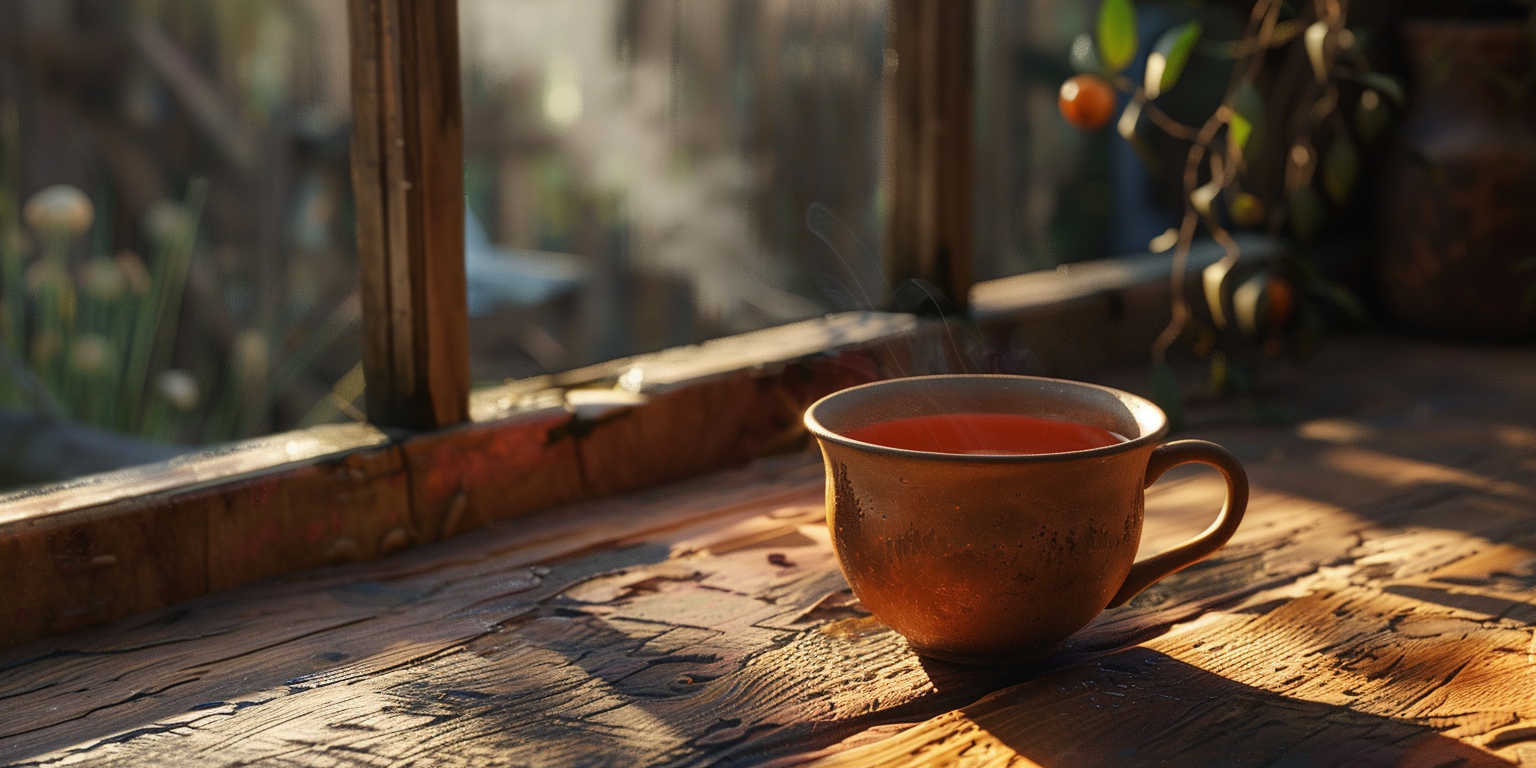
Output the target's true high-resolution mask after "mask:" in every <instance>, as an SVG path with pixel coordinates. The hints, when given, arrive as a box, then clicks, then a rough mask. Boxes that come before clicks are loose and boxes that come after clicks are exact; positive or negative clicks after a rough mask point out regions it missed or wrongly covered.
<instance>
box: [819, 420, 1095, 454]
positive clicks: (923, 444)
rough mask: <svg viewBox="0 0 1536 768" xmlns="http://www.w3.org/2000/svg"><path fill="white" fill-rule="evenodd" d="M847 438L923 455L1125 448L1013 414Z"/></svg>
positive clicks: (897, 423)
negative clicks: (920, 452)
mask: <svg viewBox="0 0 1536 768" xmlns="http://www.w3.org/2000/svg"><path fill="white" fill-rule="evenodd" d="M848 437H851V438H853V439H855V440H860V441H863V442H866V443H874V444H875V445H883V446H886V447H888V448H902V449H905V450H909V451H926V452H928V453H969V454H992V455H999V454H1004V455H1018V454H1036V453H1065V452H1067V451H1083V450H1087V449H1089V448H1102V447H1104V446H1106V445H1114V444H1115V443H1123V442H1125V437H1123V436H1121V435H1118V434H1116V433H1114V432H1111V431H1109V430H1107V429H1100V428H1098V427H1094V426H1089V425H1087V424H1079V423H1077V422H1075V421H1064V420H1062V419H1047V418H1042V417H1039V416H1024V415H1021V414H1012V413H946V414H939V415H934V416H913V417H911V418H906V419H896V420H893V421H882V422H880V423H878V424H871V425H869V426H867V427H862V428H860V429H855V430H852V431H850V432H848Z"/></svg>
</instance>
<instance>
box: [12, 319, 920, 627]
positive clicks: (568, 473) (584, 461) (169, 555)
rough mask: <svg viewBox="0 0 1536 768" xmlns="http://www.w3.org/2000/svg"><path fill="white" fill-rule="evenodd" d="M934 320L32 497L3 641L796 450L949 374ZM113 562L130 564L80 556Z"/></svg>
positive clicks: (229, 454) (739, 353)
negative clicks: (910, 378)
mask: <svg viewBox="0 0 1536 768" xmlns="http://www.w3.org/2000/svg"><path fill="white" fill-rule="evenodd" d="M934 333H935V331H934V330H933V327H932V326H929V325H923V324H920V323H918V322H917V321H916V320H915V319H914V318H912V317H910V316H906V315H880V314H872V313H852V314H849V315H842V316H833V317H828V318H824V319H821V320H814V321H808V322H806V323H800V324H796V325H795V326H789V327H785V328H778V329H770V330H769V331H763V332H759V333H756V334H748V335H746V336H744V337H741V338H739V339H731V340H718V341H715V342H710V343H707V344H704V345H702V346H698V347H692V348H683V349H677V350H668V351H666V352H663V353H658V354H655V355H646V356H640V357H636V358H631V359H629V360H626V361H623V365H622V366H620V367H617V368H609V369H605V370H607V371H608V372H609V373H610V374H611V375H610V376H609V378H608V379H607V380H606V381H604V380H601V379H599V380H598V381H588V380H582V381H583V382H584V383H586V384H587V385H588V386H586V387H583V388H580V389H575V390H572V389H567V388H565V387H555V388H553V389H551V388H548V385H549V384H551V383H552V382H550V381H543V382H538V383H537V384H541V385H544V386H542V387H541V386H534V387H529V386H527V385H523V386H522V387H521V388H519V387H518V386H508V387H503V388H500V389H498V390H493V391H492V392H490V393H488V395H486V396H483V397H481V398H480V399H479V405H478V406H477V409H476V416H477V422H476V423H473V424H469V425H462V426H459V427H455V428H448V429H442V430H436V431H433V432H428V433H419V434H413V435H408V436H405V437H404V438H403V439H400V440H398V441H397V442H394V443H391V441H390V439H389V438H388V437H387V436H386V435H385V434H384V433H382V432H380V431H379V430H377V429H375V428H372V427H366V426H361V425H353V426H341V427H317V428H314V429H309V430H302V431H298V432H292V433H287V434H281V435H273V436H270V437H266V438H261V439H258V440H252V441H247V442H244V443H239V444H236V445H233V446H228V447H224V448H218V449H214V450H211V451H207V452H204V453H200V454H193V455H189V456H184V457H180V458H177V459H175V460H172V461H170V462H166V463H163V464H160V465H151V466H148V467H138V468H134V469H132V470H126V471H124V472H119V473H114V474H111V475H103V476H96V477H88V478H81V479H79V480H76V481H72V482H71V483H68V484H65V485H64V486H59V487H54V488H46V489H38V490H34V491H28V492H23V493H18V494H13V495H12V496H10V497H9V501H8V503H6V504H5V505H3V506H0V548H3V549H4V551H5V552H6V553H7V556H6V557H5V558H3V559H0V569H3V570H0V576H3V578H4V581H5V583H6V584H7V587H8V589H7V591H6V592H5V594H4V595H0V617H7V621H6V622H0V646H3V645H9V644H14V643H20V642H23V641H26V640H31V639H34V638H38V637H43V636H46V635H49V634H56V633H58V632H62V631H66V630H69V629H74V628H77V627H81V626H86V625H89V624H95V623H100V622H103V621H108V620H112V619H116V618H119V617H122V616H125V615H129V614H132V613H136V612H142V611H148V610H153V609H155V608H159V607H162V606H165V605H168V604H170V603H172V602H175V601H177V600H182V599H186V598H189V597H193V596H196V595H200V594H203V593H205V592H207V591H209V590H217V589H225V588H229V587H233V586H236V585H239V584H244V583H247V582H250V581H253V580H256V579H260V578H265V577H269V576H275V575H279V574H283V573H290V572H292V571H295V570H301V569H306V568H315V567H321V566H324V565H328V564H331V563H335V562H345V561H349V560H371V559H373V558H375V557H378V556H381V555H384V554H388V553H391V552H394V551H396V550H399V549H401V548H404V547H407V546H412V545H416V544H423V543H427V542H431V541H436V540H438V539H441V538H445V537H447V536H451V535H455V534H460V533H464V532H467V531H470V530H474V529H476V528H480V527H483V526H485V525H487V524H489V523H492V522H495V521H500V520H508V519H512V518H515V517H519V516H522V515H525V514H528V513H530V512H535V511H538V510H542V509H547V508H550V507H553V506H557V505H560V504H569V503H573V502H576V501H581V500H583V499H591V498H597V497H601V496H603V495H607V494H610V493H615V492H618V491H621V490H622V491H627V490H635V489H640V488H645V487H650V486H654V485H657V484H660V483H663V482H669V481H674V480H678V479H682V478H686V477H691V476H694V475H697V474H701V473H704V472H709V471H714V470H718V469H721V468H724V467H728V466H733V465H736V464H740V463H743V462H745V461H748V460H750V459H752V458H755V457H757V456H761V455H766V454H770V453H777V452H784V451H792V450H796V449H798V448H800V447H803V446H804V444H805V433H804V430H803V429H802V427H801V424H800V420H799V412H800V410H801V409H803V407H804V406H805V405H806V404H808V403H810V402H811V401H812V400H814V399H816V398H817V397H820V396H821V395H823V394H826V393H828V392H831V391H833V390H835V389H837V388H841V387H844V386H849V385H851V384H857V383H863V382H865V381H870V380H873V379H875V378H882V377H888V376H894V375H904V374H907V373H914V372H936V371H942V370H946V368H945V366H946V365H948V360H949V359H950V358H949V357H947V356H946V351H945V350H946V349H947V347H946V346H945V345H944V344H943V343H942V342H943V340H942V339H940V338H937V337H936V336H934ZM633 370H641V371H643V372H645V373H646V374H647V375H646V376H645V377H644V378H642V380H641V382H640V384H639V385H638V386H637V387H636V389H637V390H638V392H628V391H626V390H623V389H622V388H615V387H614V385H615V384H616V383H617V379H618V378H619V377H620V376H622V375H623V373H626V372H629V371H633ZM604 384H606V385H607V386H606V387H605V386H603V385H604ZM615 398H616V399H615ZM605 399H608V400H613V401H614V403H616V405H612V404H610V405H604V404H603V401H604V400H605ZM636 457H643V458H642V459H637V458H636ZM60 542H64V543H60ZM68 542H85V543H83V544H78V545H75V544H68ZM167 542H174V543H175V545H174V546H172V545H171V544H168V543H167ZM60 547H64V549H60ZM69 547H74V549H69ZM77 550H78V551H77ZM71 552H73V553H74V554H70V553H71ZM97 557H100V558H102V561H101V562H102V563H105V562H107V561H110V562H111V567H107V566H105V565H101V564H100V563H98V564H97V565H96V566H93V567H92V568H91V569H87V570H85V571H82V570H81V569H80V568H81V566H80V563H81V562H86V561H88V560H89V559H90V558H97ZM81 558H85V559H86V560H81ZM61 569H62V570H61ZM66 571H67V573H66ZM82 573H89V574H92V575H91V576H90V577H89V578H87V577H85V576H81V575H79V574H82ZM124 574H135V576H134V578H122V577H123V575H124Z"/></svg>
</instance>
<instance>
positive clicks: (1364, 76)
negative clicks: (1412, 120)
mask: <svg viewBox="0 0 1536 768" xmlns="http://www.w3.org/2000/svg"><path fill="white" fill-rule="evenodd" d="M1359 80H1360V82H1362V83H1364V84H1365V85H1366V86H1367V87H1369V88H1373V89H1375V90H1377V91H1381V93H1382V95H1384V96H1386V97H1387V98H1389V99H1391V100H1392V103H1393V104H1396V105H1397V106H1399V107H1401V106H1403V104H1404V103H1405V102H1406V101H1407V100H1408V99H1407V95H1406V94H1405V92H1404V91H1403V84H1402V83H1400V82H1398V81H1397V78H1395V77H1392V76H1391V75H1383V74H1381V73H1380V72H1361V73H1360V76H1359Z"/></svg>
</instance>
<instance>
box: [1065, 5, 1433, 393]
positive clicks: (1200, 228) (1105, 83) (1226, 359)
mask: <svg viewBox="0 0 1536 768" xmlns="http://www.w3.org/2000/svg"><path fill="white" fill-rule="evenodd" d="M1164 10H1165V11H1167V13H1166V16H1167V17H1168V19H1169V21H1171V23H1167V24H1164V25H1162V26H1161V28H1158V29H1153V30H1150V31H1152V32H1155V34H1153V35H1150V36H1148V38H1149V39H1150V44H1149V45H1148V44H1146V42H1145V41H1144V40H1143V37H1144V35H1143V33H1144V32H1146V31H1148V30H1145V29H1143V26H1144V25H1143V24H1140V23H1139V21H1138V13H1137V9H1136V7H1135V5H1134V3H1133V0H1104V2H1103V3H1102V4H1101V5H1100V8H1099V13H1098V20H1097V27H1096V34H1095V35H1093V36H1084V37H1083V38H1080V39H1079V40H1078V41H1077V43H1076V44H1074V46H1073V54H1072V62H1073V65H1074V67H1075V68H1076V69H1077V70H1078V71H1079V74H1077V75H1076V76H1074V77H1072V78H1070V79H1068V80H1067V81H1066V82H1064V83H1063V84H1062V87H1061V91H1060V97H1059V107H1060V110H1061V114H1062V116H1063V118H1065V119H1066V120H1067V121H1069V122H1071V123H1072V124H1073V125H1076V126H1078V127H1079V128H1082V129H1084V130H1099V129H1102V128H1105V127H1107V126H1109V125H1110V124H1113V125H1114V130H1115V131H1116V132H1117V133H1118V134H1119V136H1120V137H1121V138H1123V139H1124V140H1125V141H1126V142H1128V143H1130V144H1131V146H1133V147H1134V148H1136V150H1137V153H1138V155H1140V156H1141V157H1142V158H1143V161H1144V162H1145V163H1146V164H1147V165H1148V167H1149V168H1150V169H1152V170H1153V172H1154V173H1157V174H1160V175H1162V176H1163V177H1164V178H1165V179H1168V180H1169V181H1170V183H1171V184H1173V185H1175V186H1176V189H1177V194H1178V197H1177V199H1178V200H1179V201H1180V203H1179V207H1180V208H1181V209H1182V217H1181V223H1180V226H1179V227H1177V228H1174V229H1169V230H1168V231H1167V232H1165V233H1164V234H1163V235H1161V236H1158V237H1157V238H1154V239H1153V241H1152V242H1151V243H1150V248H1151V250H1153V251H1154V252H1161V251H1167V250H1170V249H1172V250H1173V252H1174V272H1175V275H1174V279H1173V281H1172V288H1173V307H1172V310H1173V312H1172V322H1171V323H1170V324H1169V325H1168V327H1167V328H1166V329H1165V330H1164V332H1163V333H1162V335H1161V336H1160V337H1159V338H1158V340H1157V342H1156V343H1155V345H1154V348H1153V350H1152V353H1153V363H1154V365H1153V391H1154V395H1155V397H1156V398H1157V399H1158V400H1159V401H1160V404H1161V405H1163V406H1164V407H1165V408H1166V409H1167V410H1169V411H1170V413H1171V414H1172V415H1173V416H1174V417H1175V418H1177V415H1178V413H1179V411H1180V410H1181V400H1182V398H1181V396H1180V394H1179V388H1178V385H1177V381H1176V380H1175V378H1174V375H1173V373H1172V371H1171V369H1170V368H1169V366H1168V364H1167V356H1168V352H1169V349H1170V348H1171V347H1172V346H1173V344H1174V343H1175V341H1177V340H1178V339H1180V338H1181V337H1185V338H1188V339H1190V340H1191V341H1192V347H1193V349H1194V351H1195V353H1196V354H1197V355H1199V356H1201V357H1202V358H1204V359H1205V360H1206V361H1207V362H1208V365H1209V373H1210V380H1211V386H1212V388H1213V389H1214V390H1217V391H1220V392H1237V393H1247V392H1249V391H1251V389H1252V387H1253V379H1254V375H1255V373H1256V369H1257V365H1258V360H1259V359H1260V357H1262V356H1263V355H1265V354H1267V355H1272V356H1278V355H1281V354H1284V353H1286V352H1291V353H1293V354H1297V355H1300V356H1305V355H1307V354H1308V353H1309V352H1310V350H1311V348H1312V346H1313V345H1314V343H1315V341H1316V339H1317V337H1318V335H1319V333H1320V331H1321V327H1322V317H1323V315H1324V313H1325V312H1327V311H1334V312H1342V313H1344V314H1347V315H1349V316H1352V317H1355V318H1357V319H1361V320H1363V316H1364V315H1363V311H1362V310H1361V307H1360V303H1359V301H1358V300H1357V299H1356V298H1355V296H1354V295H1353V293H1351V292H1350V291H1349V290H1347V289H1346V288H1345V287H1343V286H1342V285H1340V284H1338V283H1336V282H1333V281H1331V280H1328V279H1325V278H1324V277H1323V276H1322V275H1321V273H1320V271H1319V270H1318V268H1317V265H1316V264H1315V261H1314V257H1313V249H1314V245H1315V242H1316V239H1317V236H1318V233H1319V231H1320V230H1321V229H1322V227H1323V225H1324V224H1325V223H1326V222H1327V220H1328V219H1329V217H1330V216H1333V217H1337V216H1338V214H1339V213H1340V212H1342V211H1344V210H1346V207H1347V206H1349V205H1350V204H1351V201H1352V198H1353V197H1354V195H1355V192H1356V186H1357V180H1358V178H1359V175H1360V167H1361V155H1362V147H1364V146H1366V145H1369V144H1371V143H1372V142H1374V141H1375V140H1376V139H1378V138H1379V137H1380V136H1381V135H1382V133H1383V131H1384V129H1385V128H1386V126H1387V124H1388V122H1389V119H1390V114H1391V110H1393V109H1394V108H1395V107H1396V106H1398V105H1401V104H1402V102H1403V89H1402V86H1401V85H1400V84H1399V83H1398V81H1397V80H1395V79H1393V78H1391V77H1389V76H1387V75H1385V74H1383V73H1381V72H1379V71H1376V70H1375V69H1374V68H1373V67H1372V64H1371V61H1370V60H1369V58H1368V57H1367V56H1366V49H1367V44H1366V35H1365V34H1362V33H1359V32H1357V31H1356V30H1355V29H1352V28H1351V27H1350V26H1349V24H1348V16H1349V2H1348V0H1320V1H1319V2H1316V3H1295V4H1291V3H1285V2H1281V0H1258V1H1257V2H1255V3H1253V4H1252V5H1251V6H1250V7H1248V8H1247V13H1246V17H1245V18H1243V19H1241V21H1237V22H1236V23H1228V24H1226V27H1228V29H1218V28H1217V26H1218V25H1217V24H1215V23H1213V22H1215V21H1221V20H1222V19H1231V18H1232V12H1231V10H1230V9H1229V8H1228V7H1227V6H1200V5H1191V6H1179V7H1171V8H1168V9H1164ZM1234 31H1235V34H1234V33H1233V32H1234ZM1196 62H1202V65H1203V67H1204V69H1205V70H1206V72H1205V76H1204V77H1202V78H1200V80H1201V82H1199V83H1198V84H1189V85H1186V83H1185V81H1186V80H1189V79H1191V78H1189V77H1188V76H1187V73H1189V72H1192V71H1194V70H1195V68H1196V66H1195V65H1196ZM1213 69H1215V70H1217V71H1218V72H1220V73H1222V74H1224V76H1222V77H1219V78H1213V77H1212V76H1210V71H1211V70H1213ZM1213 82H1214V83H1215V87H1214V88H1213V87H1212V83H1213ZM1196 88H1199V89H1202V90H1204V91H1205V93H1203V94H1194V95H1193V96H1194V97H1193V98H1191V95H1192V94H1191V93H1190V91H1192V90H1195V89H1196ZM1239 230H1258V231H1264V232H1268V233H1270V234H1272V235H1276V236H1280V235H1289V236H1291V237H1293V238H1294V239H1295V241H1296V243H1297V245H1298V247H1296V248H1293V249H1289V250H1288V253H1287V255H1286V256H1285V257H1283V258H1282V259H1281V260H1280V261H1279V262H1278V263H1275V264H1272V265H1269V266H1267V267H1265V268H1263V269H1260V270H1259V271H1257V272H1256V273H1251V274H1244V273H1240V272H1238V271H1235V269H1234V268H1235V267H1236V266H1237V265H1238V262H1239V257H1240V255H1241V254H1240V249H1239V246H1238V243H1237V240H1236V239H1235V238H1234V237H1233V233H1234V232H1235V231H1239ZM1200 235H1205V236H1209V237H1210V238H1212V239H1214V240H1215V241H1216V242H1218V243H1220V244H1221V245H1222V246H1223V247H1224V249H1225V251H1226V255H1225V258H1223V259H1221V260H1220V261H1218V262H1217V263H1215V264H1213V265H1211V266H1210V267H1207V268H1206V269H1205V270H1204V271H1203V273H1202V275H1201V277H1200V280H1199V285H1200V286H1201V287H1202V289H1203V290H1202V291H1201V294H1202V295H1200V296H1198V297H1196V300H1195V301H1190V300H1189V297H1188V296H1186V290H1185V287H1184V286H1185V280H1184V279H1183V273H1184V270H1185V269H1186V265H1187V259H1188V254H1189V248H1190V245H1191V243H1192V242H1193V241H1194V239H1195V238H1196V237H1197V236H1200Z"/></svg>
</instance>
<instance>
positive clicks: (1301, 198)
mask: <svg viewBox="0 0 1536 768" xmlns="http://www.w3.org/2000/svg"><path fill="white" fill-rule="evenodd" d="M1288 202H1289V203H1290V208H1291V211H1290V213H1291V231H1292V232H1295V233H1296V237H1298V238H1300V239H1301V241H1302V242H1304V243H1310V242H1312V237H1313V236H1314V235H1316V234H1317V230H1318V228H1320V227H1321V226H1322V225H1323V201H1322V200H1320V199H1318V197H1317V193H1316V192H1313V191H1312V188H1311V187H1302V188H1300V189H1298V190H1296V191H1294V192H1292V193H1291V195H1290V199H1289V201H1288Z"/></svg>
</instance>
